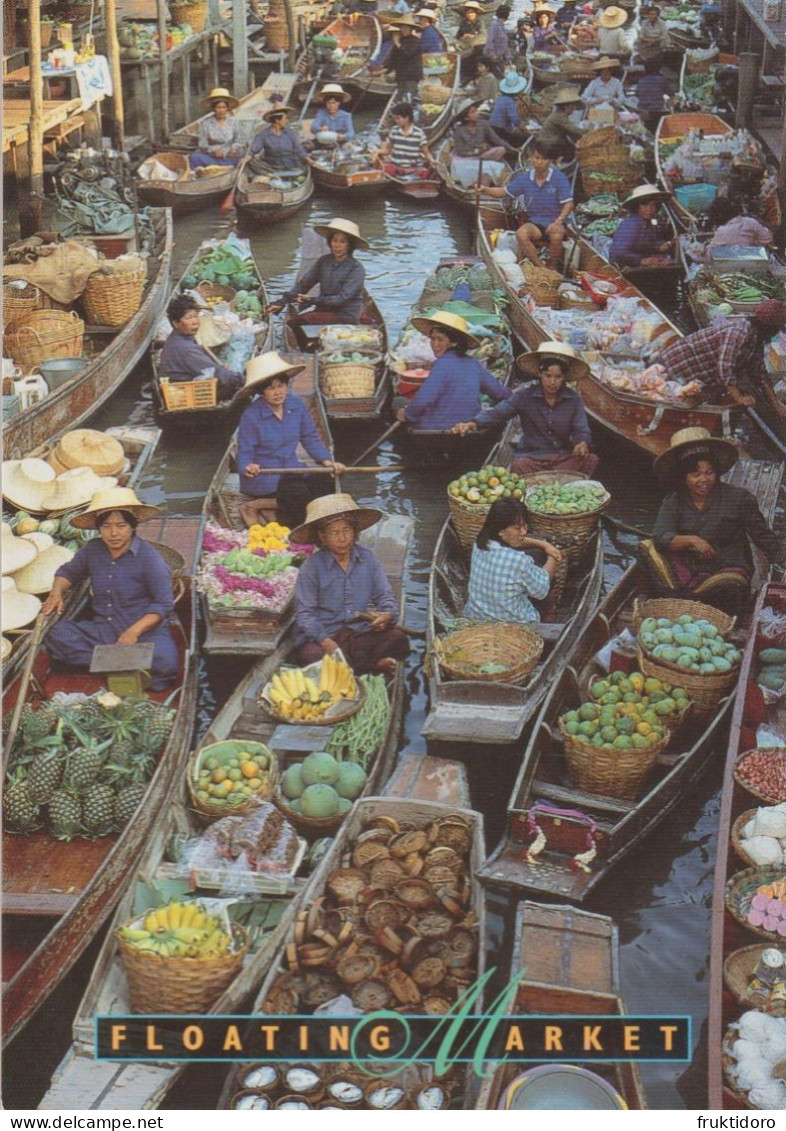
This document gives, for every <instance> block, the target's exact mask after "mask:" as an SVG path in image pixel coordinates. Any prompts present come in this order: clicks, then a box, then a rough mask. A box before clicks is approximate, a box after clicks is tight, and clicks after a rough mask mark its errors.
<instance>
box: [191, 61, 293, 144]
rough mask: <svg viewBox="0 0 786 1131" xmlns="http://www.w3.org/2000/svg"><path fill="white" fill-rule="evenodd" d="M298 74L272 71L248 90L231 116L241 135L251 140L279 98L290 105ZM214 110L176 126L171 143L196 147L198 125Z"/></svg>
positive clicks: (248, 140) (281, 101)
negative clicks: (177, 128) (258, 84)
mask: <svg viewBox="0 0 786 1131" xmlns="http://www.w3.org/2000/svg"><path fill="white" fill-rule="evenodd" d="M295 81H296V76H295V75H293V74H291V73H288V72H283V73H279V72H278V71H273V72H272V73H271V74H269V75H267V76H266V78H265V81H264V82H263V83H262V85H261V86H258V87H255V88H254V90H252V91H251V92H250V94H247V95H246V96H245V97H244V98H241V99H240V102H239V103H238V105H237V106H236V107H235V109H234V110H233V111H232V120H233V121H234V122H236V123H237V124H238V126H239V130H240V134H241V137H242V139H243V140H244V141H245V142H246V143H248V142H250V141H251V140H252V138H253V137H254V134H255V133H257V131H258V130H260V129H262V127H263V126H264V124H265V123H264V120H263V115H265V114H266V113H267V112H268V110H272V108H273V107H274V106H275V104H276V103H277V102H279V103H283V105H285V106H286V105H289V104H290V102H289V100H290V98H291V97H292V88H293V86H294V85H295ZM211 114H212V112H211V111H209V112H208V113H207V114H203V115H202V116H201V117H200V118H197V119H196V121H194V122H189V123H188V125H186V126H183V127H182V129H179V130H175V131H174V132H173V133H171V134H170V135H169V141H170V144H171V145H172V146H173V147H174V148H175V149H185V150H193V149H196V147H197V139H198V137H199V127H200V126H201V124H202V122H203V121H205V120H206V119H207V118H209V117H211Z"/></svg>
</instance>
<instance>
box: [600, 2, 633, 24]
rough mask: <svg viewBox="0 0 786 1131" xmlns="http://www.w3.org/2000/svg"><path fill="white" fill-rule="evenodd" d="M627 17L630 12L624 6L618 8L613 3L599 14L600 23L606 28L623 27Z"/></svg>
mask: <svg viewBox="0 0 786 1131" xmlns="http://www.w3.org/2000/svg"><path fill="white" fill-rule="evenodd" d="M627 18H628V13H627V12H626V11H625V9H624V8H616V7H614V5H613V4H612V5H611V6H610V7H608V8H606V10H605V11H604V12H601V14H600V15H599V16H598V23H599V24H600V26H601V27H606V28H615V27H622V25H623V24H624V23H625V22H626V20H627Z"/></svg>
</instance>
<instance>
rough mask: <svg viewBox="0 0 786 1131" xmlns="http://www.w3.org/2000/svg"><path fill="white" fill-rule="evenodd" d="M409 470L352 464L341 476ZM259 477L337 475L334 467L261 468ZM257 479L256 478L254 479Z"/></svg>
mask: <svg viewBox="0 0 786 1131" xmlns="http://www.w3.org/2000/svg"><path fill="white" fill-rule="evenodd" d="M406 470H407V468H406V467H405V466H404V465H403V464H401V463H394V464H391V465H390V467H380V466H379V464H370V465H369V466H367V467H355V465H354V464H351V465H350V466H349V467H347V468H345V469H344V470H343V471H342V472H341V474H342V475H348V474H349V473H350V472H351V471H363V472H369V473H370V472H375V471H406ZM257 474H259V475H337V473H336V472H335V471H334V470H333V468H332V467H261V468H260V469H259V472H258V473H257ZM254 478H256V476H255V477H254Z"/></svg>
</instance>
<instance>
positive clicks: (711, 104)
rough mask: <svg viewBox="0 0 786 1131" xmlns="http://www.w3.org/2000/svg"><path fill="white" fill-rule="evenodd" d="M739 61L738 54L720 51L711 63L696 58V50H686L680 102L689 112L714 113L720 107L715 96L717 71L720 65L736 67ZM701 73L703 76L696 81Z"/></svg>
mask: <svg viewBox="0 0 786 1131" xmlns="http://www.w3.org/2000/svg"><path fill="white" fill-rule="evenodd" d="M739 61H740V60H739V56H738V55H730V54H729V53H728V52H723V51H719V52H718V54H717V56H716V57H715V58H714V59H712V60H711V61H710V62H709V63H706V62H700V61H698V60H697V59H696V58H695V51H691V50H688V51H686V52H685V54H684V55H683V56H682V62H681V64H680V85H679V90H678V92H677V97H678V100H679V103H680V104H682V105H684V106H685V109H686V110H687V111H688V112H691V111H694V112H695V111H706V112H708V113H713V112H714V111H715V110H717V109H718V107H717V105H716V103H715V98H714V96H713V87H714V84H715V77H714V76H715V71H716V69H717V68H718V67H736V66H737V64H738V63H739ZM699 75H701V76H702V78H701V79H699V80H698V81H696V79H697V77H698V76H699Z"/></svg>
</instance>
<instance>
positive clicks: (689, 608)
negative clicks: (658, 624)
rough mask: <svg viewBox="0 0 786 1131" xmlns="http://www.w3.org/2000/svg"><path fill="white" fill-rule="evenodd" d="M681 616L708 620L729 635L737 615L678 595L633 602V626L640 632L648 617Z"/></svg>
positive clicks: (722, 634) (676, 617)
mask: <svg viewBox="0 0 786 1131" xmlns="http://www.w3.org/2000/svg"><path fill="white" fill-rule="evenodd" d="M681 616H690V617H693V619H694V620H707V621H709V622H710V624H714V625H715V627H716V628H717V630H718V632H719V633H720V634H721V636H728V635H729V633H730V632H731V630H732V629H733V628H734V625H735V624H736V623H737V618H736V617H730V616H729V614H728V613H723V612H721V610H720V609H714V608H713V607H712V605H705V604H704V603H703V602H702V601H683V600H682V599H681V598H678V597H653V598H651V599H649V600H642V599H641V598H639V597H637V598H636V600H635V601H634V602H633V627H634V629H635V630H636V631H637V632H638V630H639V629H640V628H641V622H642V621H644V620H646V619H647V618H648V617H654V618H655V619H656V620H657V619H658V617H668V618H669V620H672V621H676V620H677V619H678V618H679V617H681Z"/></svg>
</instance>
